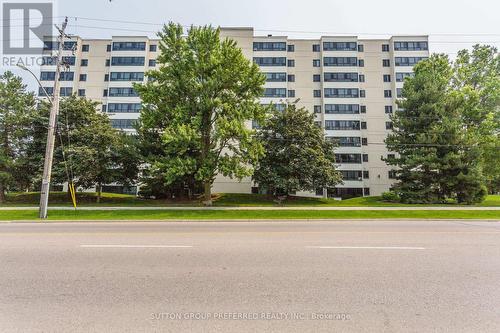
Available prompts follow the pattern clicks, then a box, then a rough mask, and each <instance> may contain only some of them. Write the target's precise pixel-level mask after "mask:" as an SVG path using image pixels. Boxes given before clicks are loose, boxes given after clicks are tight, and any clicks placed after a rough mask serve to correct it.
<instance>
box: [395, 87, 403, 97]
mask: <svg viewBox="0 0 500 333" xmlns="http://www.w3.org/2000/svg"><path fill="white" fill-rule="evenodd" d="M396 97H397V98H402V97H403V88H396Z"/></svg>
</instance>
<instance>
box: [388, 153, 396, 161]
mask: <svg viewBox="0 0 500 333" xmlns="http://www.w3.org/2000/svg"><path fill="white" fill-rule="evenodd" d="M395 158H396V155H394V154H387V159H388V160H391V159H395Z"/></svg>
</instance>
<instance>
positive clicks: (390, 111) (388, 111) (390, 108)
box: [385, 105, 392, 114]
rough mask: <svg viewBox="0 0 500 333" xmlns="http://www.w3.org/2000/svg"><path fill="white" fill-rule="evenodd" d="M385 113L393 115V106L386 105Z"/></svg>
mask: <svg viewBox="0 0 500 333" xmlns="http://www.w3.org/2000/svg"><path fill="white" fill-rule="evenodd" d="M385 113H387V114H391V113H392V105H386V106H385Z"/></svg>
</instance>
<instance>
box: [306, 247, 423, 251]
mask: <svg viewBox="0 0 500 333" xmlns="http://www.w3.org/2000/svg"><path fill="white" fill-rule="evenodd" d="M306 248H310V249H335V250H426V248H425V247H407V246H306Z"/></svg>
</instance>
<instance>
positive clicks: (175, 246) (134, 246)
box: [80, 245, 192, 249]
mask: <svg viewBox="0 0 500 333" xmlns="http://www.w3.org/2000/svg"><path fill="white" fill-rule="evenodd" d="M80 247H83V248H97V249H113V248H115V249H184V248H192V246H191V245H80Z"/></svg>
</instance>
